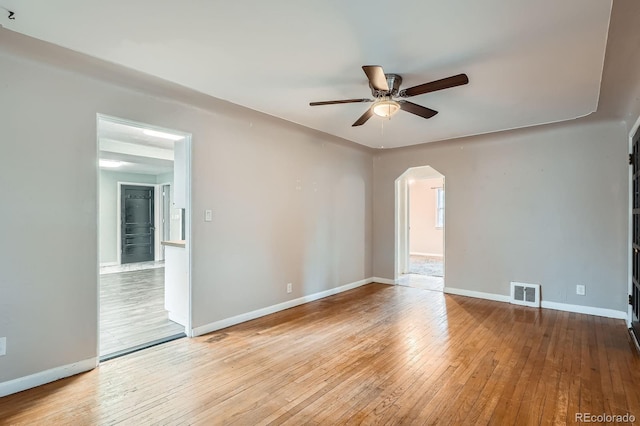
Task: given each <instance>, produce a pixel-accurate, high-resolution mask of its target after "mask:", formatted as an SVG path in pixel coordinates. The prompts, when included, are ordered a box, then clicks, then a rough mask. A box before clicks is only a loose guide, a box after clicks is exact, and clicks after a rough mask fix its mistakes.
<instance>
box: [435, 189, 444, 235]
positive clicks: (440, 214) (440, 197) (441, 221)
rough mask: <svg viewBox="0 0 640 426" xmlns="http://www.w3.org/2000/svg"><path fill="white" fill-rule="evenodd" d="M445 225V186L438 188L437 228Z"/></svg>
mask: <svg viewBox="0 0 640 426" xmlns="http://www.w3.org/2000/svg"><path fill="white" fill-rule="evenodd" d="M443 227H444V188H436V228H439V229H442V228H443Z"/></svg>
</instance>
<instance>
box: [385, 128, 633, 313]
mask: <svg viewBox="0 0 640 426" xmlns="http://www.w3.org/2000/svg"><path fill="white" fill-rule="evenodd" d="M627 146H628V134H627V131H626V126H625V124H624V123H621V122H620V123H617V122H602V123H598V122H595V123H589V122H587V121H584V120H583V121H582V122H574V123H569V124H566V125H564V126H563V125H551V126H545V127H538V128H534V129H530V130H521V131H514V132H506V133H501V134H491V135H486V136H480V137H473V138H466V139H460V140H452V141H446V142H443V143H442V142H441V143H434V144H429V145H423V146H417V147H412V148H406V149H401V150H394V151H387V152H382V153H379V154H377V155H376V156H375V159H374V188H375V192H374V211H373V217H374V242H373V248H374V262H373V264H374V276H378V277H382V278H389V279H393V278H394V276H393V274H394V181H395V179H396V178H397V177H398V176H400V175H401V174H402V173H403V172H404V171H405V170H406V169H407V168H409V167H415V166H423V165H429V166H432V167H433V168H435V169H436V170H438V171H439V172H441V173H443V174H444V175H445V180H446V186H447V195H446V196H447V201H446V212H445V214H446V218H445V219H446V220H445V223H446V229H445V256H446V257H445V265H446V270H445V285H446V286H447V287H452V288H458V289H465V290H472V291H480V292H486V293H493V294H500V295H508V294H509V291H510V288H509V282H510V281H512V280H513V281H522V282H530V283H539V284H541V286H542V298H543V300H548V301H553V302H559V303H569V304H575V305H587V306H594V307H600V308H608V309H615V310H618V311H625V312H626V309H627V307H626V306H627V296H626V295H627V292H628V284H627V267H628V265H627V263H628V262H627V256H628V253H627V247H628V240H627V239H628V234H627V229H628V228H627V226H628V222H627V221H628V201H627V200H628V166H627V152H628V151H627ZM576 284H584V285H586V288H587V294H586V296H577V295H576V294H575V286H576Z"/></svg>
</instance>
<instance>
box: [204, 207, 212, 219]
mask: <svg viewBox="0 0 640 426" xmlns="http://www.w3.org/2000/svg"><path fill="white" fill-rule="evenodd" d="M212 220H213V210H205V211H204V221H205V222H211V221H212Z"/></svg>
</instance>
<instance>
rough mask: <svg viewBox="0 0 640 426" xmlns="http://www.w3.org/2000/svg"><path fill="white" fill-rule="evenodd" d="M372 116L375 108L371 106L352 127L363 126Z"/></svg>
mask: <svg viewBox="0 0 640 426" xmlns="http://www.w3.org/2000/svg"><path fill="white" fill-rule="evenodd" d="M371 116H373V109H371V108H369V109H368V110H366V111H365V113H364V114H362V115H361V116H360V118H358V119H357V120H356V122H355V123H353V124H352V125H351V127H356V126H362V125H363V124H364V123H366V122H367V120H368V119H370V118H371Z"/></svg>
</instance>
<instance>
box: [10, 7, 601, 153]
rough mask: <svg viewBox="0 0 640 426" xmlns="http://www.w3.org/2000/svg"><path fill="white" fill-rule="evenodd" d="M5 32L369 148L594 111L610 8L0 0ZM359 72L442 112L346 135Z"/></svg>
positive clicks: (357, 107) (362, 86) (364, 89)
mask: <svg viewBox="0 0 640 426" xmlns="http://www.w3.org/2000/svg"><path fill="white" fill-rule="evenodd" d="M3 6H6V7H7V8H8V9H11V10H13V11H14V12H16V19H15V20H11V21H10V20H7V19H6V15H5V14H2V17H1V18H0V24H1V25H2V26H4V27H5V28H7V29H10V30H15V31H18V32H21V33H23V34H26V35H29V36H32V37H35V38H39V39H42V40H46V41H49V42H51V43H54V44H58V45H60V46H64V47H67V48H70V49H72V50H76V51H79V52H83V53H86V54H88V55H91V56H94V57H97V58H100V59H104V60H107V61H110V62H114V63H117V64H121V65H124V66H126V67H129V68H132V69H136V70H139V71H142V72H145V73H148V74H152V75H155V76H158V77H161V78H164V79H166V80H169V81H172V82H175V83H178V84H180V85H183V86H186V87H189V88H191V89H195V90H197V91H200V92H203V93H206V94H209V95H211V96H214V97H217V98H221V99H225V100H228V101H231V102H234V103H237V104H240V105H243V106H246V107H249V108H252V109H254V110H258V111H262V112H265V113H267V114H270V115H273V116H276V117H280V118H283V119H285V120H289V121H292V122H295V123H299V124H302V125H304V126H307V127H310V128H313V129H317V130H320V131H323V132H326V133H329V134H333V135H336V136H339V137H342V138H345V139H348V140H351V141H354V142H357V143H360V144H362V145H366V146H370V147H385V148H392V147H399V146H407V145H413V144H419V143H424V142H432V141H437V140H443V139H450V138H454V137H460V136H468V135H475V134H482V133H489V132H495V131H500V130H506V129H512V128H519V127H526V126H533V125H538V124H543V123H550V122H556V121H563V120H569V119H573V118H577V117H581V116H584V115H588V114H590V113H592V112H594V111H595V110H596V109H597V105H598V96H599V92H600V82H601V78H602V69H603V63H604V54H605V48H606V42H607V32H608V26H609V17H610V12H611V0H562V1H558V0H536V1H533V0H530V1H514V0H483V1H478V0H455V1H442V0H410V1H409V0H408V1H403V2H382V1H378V0H350V1H343V0H324V1H317V2H310V1H295V0H271V1H268V2H267V1H261V0H250V1H238V2H230V1H221V0H209V1H204V0H188V1H182V2H176V1H167V0H160V1H158V0H153V1H152V0H138V1H135V2H127V1H123V0H113V1H109V2H106V1H101V2H96V1H88V0H57V1H55V2H52V1H49V0H3ZM362 65H381V66H383V67H384V70H385V71H386V72H387V73H397V74H400V75H401V76H402V77H403V79H404V83H403V85H402V88H407V87H411V86H414V85H417V84H421V83H425V82H429V81H432V80H436V79H440V78H444V77H448V76H451V75H455V74H459V73H466V74H467V75H468V76H469V80H470V82H469V84H468V85H466V86H459V87H455V88H451V89H447V90H443V91H439V92H434V93H429V94H425V95H420V96H416V97H414V98H412V99H411V100H412V101H413V102H415V103H418V104H421V105H424V106H427V107H429V108H432V109H435V110H438V111H439V114H438V115H436V116H435V117H433V118H431V119H429V120H425V119H422V118H420V117H417V116H414V115H412V114H409V113H406V112H402V111H401V112H400V113H398V114H397V115H396V116H394V117H393V118H392V119H391V120H387V121H384V120H383V119H381V118H378V117H374V118H372V119H371V120H369V122H367V123H366V124H365V125H364V126H360V127H355V128H354V127H351V124H352V123H353V122H354V121H355V120H356V119H357V118H358V117H359V116H360V115H361V114H362V113H363V112H364V111H365V109H366V108H367V107H368V106H369V104H343V105H331V106H317V107H310V106H309V102H310V101H322V100H333V99H349V98H369V97H370V95H371V92H370V90H369V88H368V83H367V79H366V76H365V75H364V73H363V72H362V70H361V66H362Z"/></svg>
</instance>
